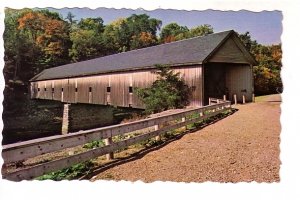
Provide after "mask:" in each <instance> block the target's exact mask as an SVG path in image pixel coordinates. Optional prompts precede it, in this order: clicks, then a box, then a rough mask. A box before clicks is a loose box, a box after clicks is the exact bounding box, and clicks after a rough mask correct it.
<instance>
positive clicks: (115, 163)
mask: <svg viewBox="0 0 300 200" xmlns="http://www.w3.org/2000/svg"><path fill="white" fill-rule="evenodd" d="M237 111H238V109H236V108H232V112H230V113H228V114H226V115H223V116H221V117H215V118H213V119H212V120H211V121H209V122H208V123H205V124H201V125H199V126H196V128H194V129H189V130H186V131H184V132H182V133H180V134H179V135H175V136H173V137H171V138H168V139H167V140H166V141H163V142H161V143H155V144H154V145H152V146H150V147H146V148H145V149H143V150H141V151H139V152H136V153H133V154H131V155H128V156H126V157H124V158H118V159H114V160H113V161H111V162H109V163H106V164H103V165H101V166H98V167H95V168H92V169H90V172H89V173H88V174H86V175H84V176H82V177H80V178H79V180H89V179H91V178H92V177H93V176H95V175H97V174H99V173H101V172H104V171H106V170H108V169H110V168H112V167H115V166H118V165H122V164H125V163H127V162H131V161H135V160H138V159H141V158H143V157H144V156H145V155H147V154H148V153H150V152H152V151H156V150H159V149H160V148H162V147H164V146H166V145H168V144H170V143H172V142H174V141H176V140H179V139H180V138H182V137H183V136H184V135H186V134H188V133H192V132H196V131H199V130H201V129H203V128H205V127H206V126H209V125H212V124H214V123H216V122H218V121H220V120H222V119H224V118H226V117H228V116H230V115H232V114H234V113H235V112H237Z"/></svg>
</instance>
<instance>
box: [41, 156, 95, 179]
mask: <svg viewBox="0 0 300 200" xmlns="http://www.w3.org/2000/svg"><path fill="white" fill-rule="evenodd" d="M93 166H94V164H93V163H92V162H91V161H87V162H83V163H79V164H76V165H73V166H71V167H68V168H65V169H62V170H59V171H56V172H51V173H49V174H45V175H43V176H40V177H37V178H36V180H54V181H61V180H72V179H76V178H77V177H79V176H83V175H85V174H88V173H89V171H90V169H91V168H92V167H93Z"/></svg>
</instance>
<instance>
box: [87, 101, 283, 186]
mask: <svg viewBox="0 0 300 200" xmlns="http://www.w3.org/2000/svg"><path fill="white" fill-rule="evenodd" d="M258 100H259V101H257V102H256V103H248V104H245V105H237V106H235V108H236V109H238V111H237V112H235V113H234V114H233V115H230V116H228V117H226V118H224V119H222V120H220V121H218V122H216V123H214V124H212V125H209V126H207V127H205V128H203V129H201V130H198V131H196V132H193V133H189V134H186V135H184V136H183V137H182V138H180V139H179V140H175V141H173V142H170V143H169V144H167V145H165V146H164V147H162V148H159V149H157V150H154V151H150V152H149V153H147V154H146V155H144V156H143V157H141V158H139V159H135V160H132V161H130V162H126V163H123V164H120V165H117V166H114V167H111V168H109V169H107V170H106V171H103V172H101V173H99V174H97V175H95V176H94V177H93V178H92V179H91V180H92V181H94V180H99V179H109V180H128V181H137V180H141V181H144V182H153V181H174V182H205V181H214V182H251V181H256V182H278V181H280V178H279V169H280V159H279V153H280V149H279V143H280V130H281V126H280V121H279V117H280V102H281V98H280V96H279V95H269V96H266V97H263V98H258Z"/></svg>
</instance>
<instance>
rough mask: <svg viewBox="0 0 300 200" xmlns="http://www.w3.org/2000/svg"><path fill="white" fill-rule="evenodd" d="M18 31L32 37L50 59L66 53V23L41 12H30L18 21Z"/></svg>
mask: <svg viewBox="0 0 300 200" xmlns="http://www.w3.org/2000/svg"><path fill="white" fill-rule="evenodd" d="M18 23H19V26H18V29H19V30H24V31H25V32H26V33H28V34H29V35H31V39H32V42H33V43H34V44H35V45H36V46H37V47H39V48H40V49H41V51H43V52H44V53H45V55H48V56H50V57H53V56H59V55H60V54H62V53H63V52H64V51H65V47H64V41H65V40H68V38H69V36H68V30H67V26H66V22H64V21H63V20H60V19H57V18H53V17H51V15H47V14H45V13H43V12H41V11H33V10H32V11H30V12H28V13H26V14H24V15H23V16H22V17H20V18H19V19H18Z"/></svg>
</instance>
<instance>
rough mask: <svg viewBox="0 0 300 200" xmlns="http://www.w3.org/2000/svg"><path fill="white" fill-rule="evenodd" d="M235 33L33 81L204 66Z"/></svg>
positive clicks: (70, 67)
mask: <svg viewBox="0 0 300 200" xmlns="http://www.w3.org/2000/svg"><path fill="white" fill-rule="evenodd" d="M232 33H234V31H233V30H229V31H224V32H219V33H214V34H209V35H207V36H201V37H194V38H190V39H185V40H181V41H176V42H171V43H166V44H161V45H157V46H152V47H147V48H142V49H137V50H133V51H128V52H123V53H118V54H113V55H109V56H105V57H100V58H96V59H92V60H87V61H82V62H77V63H71V64H67V65H62V66H59V67H54V68H50V69H46V70H44V71H42V72H41V73H39V74H37V75H36V76H35V77H33V78H32V79H31V80H30V81H38V80H50V79H59V78H68V77H79V76H87V75H93V74H101V73H108V72H115V71H128V70H134V69H140V68H149V67H153V66H154V65H155V64H163V65H170V66H176V65H183V64H184V65H187V64H201V63H202V62H204V61H205V60H206V59H208V57H210V55H211V54H212V53H213V52H214V51H215V50H216V49H217V48H218V47H219V46H220V45H221V44H222V43H223V42H224V41H225V40H226V39H227V38H228V37H229V36H230V35H231V34H232Z"/></svg>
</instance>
